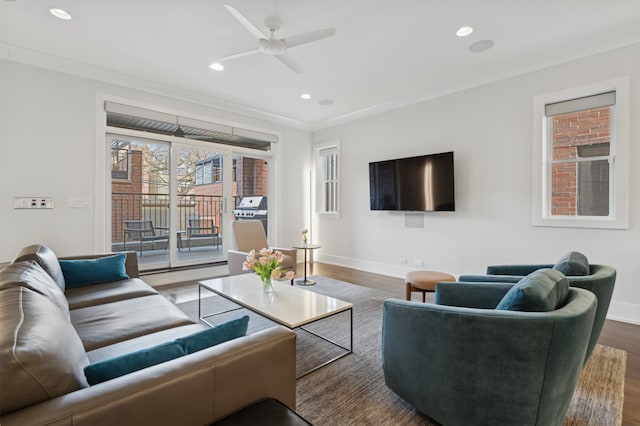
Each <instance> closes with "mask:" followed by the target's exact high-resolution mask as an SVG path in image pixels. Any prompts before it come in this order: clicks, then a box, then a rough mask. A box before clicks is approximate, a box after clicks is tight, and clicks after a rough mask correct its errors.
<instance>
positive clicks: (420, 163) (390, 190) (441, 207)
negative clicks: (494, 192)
mask: <svg viewBox="0 0 640 426" xmlns="http://www.w3.org/2000/svg"><path fill="white" fill-rule="evenodd" d="M369 196H370V204H371V210H403V211H428V212H430V211H455V209H456V205H455V196H454V184H453V152H443V153H440V154H430V155H421V156H418V157H409V158H399V159H395V160H386V161H377V162H373V163H369Z"/></svg>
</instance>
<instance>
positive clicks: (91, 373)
mask: <svg viewBox="0 0 640 426" xmlns="http://www.w3.org/2000/svg"><path fill="white" fill-rule="evenodd" d="M248 324H249V316H248V315H245V316H243V317H240V318H235V319H232V320H229V321H227V322H224V323H222V324H219V325H216V326H214V327H211V328H207V329H205V330H201V331H197V332H195V333H193V334H191V335H188V336H185V337H180V338H178V339H175V340H173V341H171V342H166V343H162V344H159V345H156V346H152V347H150V348H144V349H141V350H138V351H135V352H130V353H127V354H124V355H120V356H117V357H114V358H111V359H107V360H104V361H100V362H96V363H93V364H90V365H88V366H87V367H85V369H84V373H85V376H86V378H87V381H88V382H89V384H90V385H95V384H98V383H101V382H104V381H107V380H111V379H115V378H116V377H120V376H124V375H125V374H129V373H132V372H134V371H138V370H142V369H143V368H147V367H151V366H153V365H157V364H160V363H163V362H166V361H170V360H172V359H175V358H179V357H181V356H183V355H188V354H191V353H194V352H198V351H201V350H203V349H206V348H210V347H212V346H215V345H218V344H220V343H224V342H226V341H229V340H232V339H235V338H238V337H242V336H244V335H246V334H247V326H248Z"/></svg>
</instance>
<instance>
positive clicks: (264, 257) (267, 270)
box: [242, 248, 294, 282]
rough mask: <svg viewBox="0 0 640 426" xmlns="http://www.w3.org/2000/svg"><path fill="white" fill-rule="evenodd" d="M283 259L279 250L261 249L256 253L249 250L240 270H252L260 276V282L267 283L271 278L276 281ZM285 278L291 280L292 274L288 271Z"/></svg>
mask: <svg viewBox="0 0 640 426" xmlns="http://www.w3.org/2000/svg"><path fill="white" fill-rule="evenodd" d="M283 259H284V255H283V254H282V252H281V251H279V250H273V249H271V248H262V249H260V251H259V252H258V253H256V251H255V250H251V251H250V252H249V254H248V255H247V260H245V262H244V263H243V264H242V270H244V271H248V270H251V269H253V270H254V271H256V273H257V274H258V275H260V280H262V282H265V281H269V280H271V279H272V278H273V279H278V278H280V277H281V276H282V270H281V269H280V267H281V265H282V260H283ZM286 277H287V279H289V280H291V279H293V277H294V272H293V271H288V272H287V274H286Z"/></svg>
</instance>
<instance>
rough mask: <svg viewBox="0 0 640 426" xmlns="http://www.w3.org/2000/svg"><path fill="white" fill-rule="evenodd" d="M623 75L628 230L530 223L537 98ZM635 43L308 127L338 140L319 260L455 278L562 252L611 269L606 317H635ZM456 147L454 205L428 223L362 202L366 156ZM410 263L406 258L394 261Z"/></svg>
mask: <svg viewBox="0 0 640 426" xmlns="http://www.w3.org/2000/svg"><path fill="white" fill-rule="evenodd" d="M624 75H629V76H630V85H631V129H630V156H631V158H630V162H629V164H630V170H631V174H630V176H629V179H630V228H629V229H628V230H602V229H567V228H549V227H534V226H532V218H531V211H532V208H531V206H532V194H531V192H532V177H531V176H532V158H531V155H532V123H531V121H532V119H531V117H532V97H533V96H535V95H539V94H543V93H549V92H554V91H559V90H563V89H566V88H570V87H575V86H580V85H584V84H588V83H593V82H598V81H601V80H608V79H611V78H615V77H620V76H624ZM639 112H640V45H634V46H631V47H627V48H623V49H619V50H615V51H610V52H607V53H604V54H600V55H597V56H593V57H589V58H585V59H582V60H578V61H573V62H570V63H566V64H562V65H558V66H554V67H551V68H548V69H544V70H540V71H536V72H533V73H530V74H526V75H522V76H519V77H516V78H511V79H508V80H503V81H500V82H497V83H494V84H490V85H486V86H483V87H479V88H476V89H472V90H467V91H464V92H460V93H455V94H451V95H448V96H445V97H441V98H438V99H433V100H429V101H426V102H422V103H419V104H416V105H413V106H409V107H406V108H402V109H399V110H395V111H392V112H388V113H384V114H380V115H377V116H374V117H369V118H365V119H361V120H358V121H356V122H352V123H347V124H345V125H341V126H337V127H334V128H331V129H325V130H322V131H319V132H316V133H315V134H314V142H315V143H322V142H324V141H329V140H335V139H340V140H341V143H342V147H341V150H342V158H341V159H342V163H341V173H342V182H341V185H342V186H341V190H342V197H341V202H342V208H341V212H342V215H341V217H340V218H337V219H336V218H328V217H322V216H321V217H318V218H317V219H316V222H317V224H316V227H315V236H314V239H315V240H317V241H318V242H319V243H320V244H322V250H321V251H320V252H319V256H318V259H319V260H321V261H326V262H330V263H335V264H340V265H346V266H352V267H356V268H360V269H363V270H368V271H373V272H378V273H383V274H388V275H391V276H403V275H404V273H405V272H406V271H408V270H410V269H420V268H416V266H415V262H414V261H415V260H421V261H423V262H424V266H423V267H421V268H424V269H434V270H441V271H446V272H449V273H452V274H455V275H459V274H470V273H471V274H473V273H483V272H484V270H485V268H486V266H487V265H489V264H502V263H507V264H508V263H538V262H541V263H555V260H556V259H558V258H559V257H560V256H561V255H562V254H564V253H565V252H567V251H569V250H578V251H581V252H583V253H585V254H586V255H587V257H588V259H589V260H590V261H591V262H592V263H602V264H610V265H613V266H614V267H616V268H617V271H618V279H617V282H616V288H615V291H614V296H613V299H614V301H613V303H612V305H611V308H610V310H609V314H610V317H611V318H617V319H621V320H626V321H631V322H636V323H640V286H639V284H638V282H639V280H640V278H638V277H640V262H639V261H640V230H639V229H638V222H639V220H638V219H640V198H639V197H638V191H639V190H640V170H639V168H638V165H639V164H640V149H639V145H638V144H639V141H638V139H639V137H640V120H638V113H639ZM451 150H453V151H455V167H456V176H455V179H456V212H438V213H424V214H423V215H424V227H423V228H411V227H407V226H405V215H404V214H403V213H388V212H374V211H370V210H369V198H368V197H369V187H368V163H369V162H370V161H378V160H385V159H390V158H397V157H404V156H412V155H421V154H428V153H436V152H442V151H451ZM401 258H406V259H407V260H408V264H407V265H403V264H401V263H400V259H401Z"/></svg>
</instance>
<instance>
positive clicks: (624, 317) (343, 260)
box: [316, 254, 640, 325]
mask: <svg viewBox="0 0 640 426" xmlns="http://www.w3.org/2000/svg"><path fill="white" fill-rule="evenodd" d="M316 260H317V261H318V262H322V263H328V264H329V265H335V266H342V267H345V268H351V269H356V270H358V271H363V272H371V273H373V274H379V275H386V276H388V277H394V278H404V277H405V275H406V274H407V272H409V271H412V270H415V269H416V268H409V267H404V266H395V265H390V264H388V263H381V262H371V261H367V260H361V259H353V258H350V257H342V256H334V255H329V254H319V255H318V256H317V259H316ZM607 319H610V320H614V321H621V322H626V323H630V324H638V325H640V305H634V304H632V303H624V302H616V301H611V304H610V305H609V313H608V314H607Z"/></svg>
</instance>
